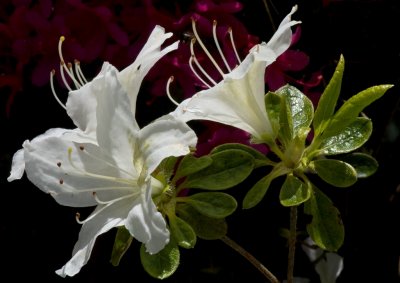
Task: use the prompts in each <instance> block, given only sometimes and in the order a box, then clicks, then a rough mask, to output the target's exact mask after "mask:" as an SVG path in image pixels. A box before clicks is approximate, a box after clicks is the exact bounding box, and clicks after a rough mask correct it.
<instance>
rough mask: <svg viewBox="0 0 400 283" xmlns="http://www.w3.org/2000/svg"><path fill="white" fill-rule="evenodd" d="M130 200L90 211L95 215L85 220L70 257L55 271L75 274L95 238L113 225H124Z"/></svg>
mask: <svg viewBox="0 0 400 283" xmlns="http://www.w3.org/2000/svg"><path fill="white" fill-rule="evenodd" d="M132 202H133V201H132V198H126V199H123V200H121V201H118V202H115V203H113V204H112V205H109V206H108V207H104V206H99V207H97V208H96V210H95V211H94V212H93V213H92V215H95V216H94V217H93V218H92V219H90V220H89V221H87V222H85V223H84V224H83V226H82V228H81V231H80V232H79V238H78V242H77V243H76V244H75V247H74V250H73V253H72V258H71V259H70V260H69V261H68V262H67V263H66V264H65V265H64V266H63V267H62V268H60V269H59V270H57V271H56V273H57V274H58V275H60V276H62V277H66V276H74V275H75V274H77V273H78V272H79V271H80V270H81V268H82V267H83V266H84V265H85V264H86V263H87V262H88V260H89V258H90V254H91V252H92V249H93V246H94V244H95V241H96V238H97V237H98V236H99V235H101V234H103V233H105V232H107V231H109V230H110V229H112V228H114V227H118V226H122V225H124V222H125V218H126V216H127V214H128V212H129V209H130V208H131V204H132ZM89 217H90V216H89Z"/></svg>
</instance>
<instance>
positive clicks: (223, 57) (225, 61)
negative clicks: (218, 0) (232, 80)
mask: <svg viewBox="0 0 400 283" xmlns="http://www.w3.org/2000/svg"><path fill="white" fill-rule="evenodd" d="M213 37H214V42H215V46H216V47H217V49H218V52H219V55H221V58H222V61H224V63H225V66H226V68H227V69H228V71H229V72H231V71H232V70H231V68H230V67H229V64H228V62H227V60H226V58H225V56H224V53H223V52H222V49H221V46H220V45H219V42H218V38H217V21H216V20H214V21H213Z"/></svg>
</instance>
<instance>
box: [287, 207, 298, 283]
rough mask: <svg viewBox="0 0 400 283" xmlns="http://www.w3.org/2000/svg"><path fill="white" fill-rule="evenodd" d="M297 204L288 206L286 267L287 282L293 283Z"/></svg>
mask: <svg viewBox="0 0 400 283" xmlns="http://www.w3.org/2000/svg"><path fill="white" fill-rule="evenodd" d="M296 225H297V206H292V207H290V232H289V254H288V268H287V283H293V270H294V256H295V251H296V236H297V231H296V230H297V228H296Z"/></svg>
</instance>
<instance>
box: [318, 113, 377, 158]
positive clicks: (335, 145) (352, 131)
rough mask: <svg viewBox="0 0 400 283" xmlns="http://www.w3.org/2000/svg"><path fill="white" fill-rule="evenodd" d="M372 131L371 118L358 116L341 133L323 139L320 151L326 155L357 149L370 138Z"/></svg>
mask: <svg viewBox="0 0 400 283" xmlns="http://www.w3.org/2000/svg"><path fill="white" fill-rule="evenodd" d="M371 133H372V122H371V120H370V119H368V118H364V117H357V118H356V119H355V120H354V121H353V122H352V123H350V124H349V125H348V126H346V128H344V129H343V130H342V131H341V132H340V133H339V134H337V135H335V136H331V137H329V138H327V139H326V140H324V141H322V143H321V146H320V150H321V151H320V153H322V154H324V155H332V154H340V153H347V152H350V151H353V150H356V149H357V148H359V147H361V146H362V145H363V144H364V143H365V142H366V141H367V140H368V139H369V137H370V136H371Z"/></svg>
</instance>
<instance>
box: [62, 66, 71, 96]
mask: <svg viewBox="0 0 400 283" xmlns="http://www.w3.org/2000/svg"><path fill="white" fill-rule="evenodd" d="M65 69H66V70H67V73H68V68H67V67H65V62H64V61H61V62H60V73H61V78H62V80H63V83H64V85H65V86H66V87H67V89H68V90H69V91H72V88H71V87H70V86H69V84H68V82H67V80H66V78H65V74H64V70H65Z"/></svg>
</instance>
